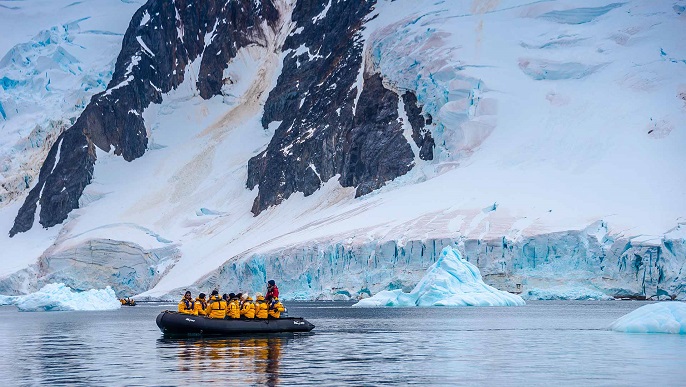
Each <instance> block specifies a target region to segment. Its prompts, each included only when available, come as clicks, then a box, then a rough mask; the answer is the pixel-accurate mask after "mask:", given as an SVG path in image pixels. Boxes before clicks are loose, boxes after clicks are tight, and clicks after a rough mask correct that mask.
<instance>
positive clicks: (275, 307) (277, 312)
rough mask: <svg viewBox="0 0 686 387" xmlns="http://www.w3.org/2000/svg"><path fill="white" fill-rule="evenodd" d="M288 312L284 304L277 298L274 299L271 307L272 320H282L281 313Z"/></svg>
mask: <svg viewBox="0 0 686 387" xmlns="http://www.w3.org/2000/svg"><path fill="white" fill-rule="evenodd" d="M284 310H286V308H284V307H283V304H282V303H281V301H279V299H278V298H277V297H274V298H273V299H272V303H271V305H269V317H271V318H281V312H283V311H284Z"/></svg>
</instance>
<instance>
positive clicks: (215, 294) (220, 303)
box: [205, 290, 226, 319]
mask: <svg viewBox="0 0 686 387" xmlns="http://www.w3.org/2000/svg"><path fill="white" fill-rule="evenodd" d="M205 315H206V316H207V317H209V318H218V319H223V318H225V317H226V301H224V300H223V299H222V298H221V297H220V296H219V291H218V290H213V291H212V295H211V296H210V299H209V301H207V309H205Z"/></svg>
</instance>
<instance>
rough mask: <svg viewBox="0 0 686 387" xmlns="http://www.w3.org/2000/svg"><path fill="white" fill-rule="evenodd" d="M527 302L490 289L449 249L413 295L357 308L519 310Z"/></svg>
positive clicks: (382, 295) (396, 293)
mask: <svg viewBox="0 0 686 387" xmlns="http://www.w3.org/2000/svg"><path fill="white" fill-rule="evenodd" d="M519 305H524V300H523V299H522V298H521V297H520V296H518V295H516V294H511V293H508V292H504V291H501V290H498V289H496V288H494V287H491V286H488V285H486V284H485V283H484V281H483V279H482V278H481V273H480V272H479V269H478V268H477V267H476V266H474V265H472V264H471V263H469V262H467V261H466V260H464V259H462V257H461V256H460V253H459V252H458V251H457V250H456V249H454V248H452V247H450V246H448V247H445V248H444V249H443V250H442V251H441V254H440V256H439V258H438V260H436V263H434V264H433V265H432V266H431V267H430V268H429V269H428V270H427V272H426V274H425V275H424V277H423V278H422V279H421V280H420V281H419V283H418V284H417V286H415V287H414V289H413V290H412V291H411V292H410V293H404V292H403V291H402V290H401V289H396V290H384V291H381V292H379V293H377V294H375V295H374V296H372V297H369V298H366V299H363V300H360V301H359V302H358V303H356V304H355V305H353V306H354V307H379V306H519Z"/></svg>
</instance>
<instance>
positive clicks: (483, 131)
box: [0, 1, 686, 299]
mask: <svg viewBox="0 0 686 387" xmlns="http://www.w3.org/2000/svg"><path fill="white" fill-rule="evenodd" d="M54 3H55V4H57V3H60V2H57V1H55V2H54ZM100 3H101V5H103V6H105V4H106V2H104V1H100ZM111 3H112V4H114V3H118V4H117V7H121V8H116V9H114V8H112V13H113V14H115V15H116V18H113V20H112V21H111V23H110V22H108V24H111V26H102V27H101V26H98V25H96V24H97V23H104V21H103V20H102V18H100V19H96V18H95V17H93V18H90V19H86V20H82V21H78V22H77V23H76V24H69V23H71V22H73V21H74V20H80V19H81V18H83V17H86V16H90V15H88V14H87V8H85V6H83V7H81V6H79V7H81V8H79V7H71V8H69V11H68V12H76V11H72V10H78V12H80V13H82V14H80V15H76V14H74V15H70V17H69V18H67V19H65V20H56V19H55V20H52V19H49V18H47V17H46V18H45V20H46V21H45V22H43V23H41V24H40V26H38V25H37V26H35V27H32V28H35V30H30V31H28V30H27V31H25V32H24V33H23V34H22V35H21V36H23V37H22V38H21V39H19V38H18V36H19V34H17V35H16V36H14V35H13V36H14V37H13V38H12V39H8V40H6V41H3V42H1V44H4V45H5V46H6V47H3V49H4V51H9V50H11V49H12V47H13V46H16V49H15V50H14V54H17V55H18V54H21V55H23V56H24V57H27V58H39V57H41V56H45V57H47V58H48V59H50V58H52V59H54V60H56V61H57V62H55V64H54V65H53V64H50V66H52V67H51V70H50V73H51V74H60V76H55V75H53V76H51V78H50V84H49V85H48V88H51V87H52V89H51V90H47V89H45V86H46V85H47V81H48V80H47V78H45V74H44V73H43V72H42V71H37V70H36V71H34V67H31V66H34V63H33V62H32V64H31V65H30V66H29V68H28V69H29V70H30V71H29V70H27V71H29V72H30V73H31V74H33V73H34V72H35V73H36V74H34V75H35V79H33V78H31V76H29V75H30V74H29V73H22V74H23V75H22V76H21V77H19V76H16V75H15V73H17V72H18V71H19V69H21V68H23V67H21V66H19V67H17V66H18V64H16V63H15V64H9V65H8V67H5V68H3V69H0V79H2V81H0V82H1V83H2V90H0V97H2V98H0V99H3V101H4V100H12V99H13V98H14V97H15V96H27V97H31V98H33V99H31V101H34V102H35V101H36V100H38V99H40V98H42V97H40V96H47V97H46V98H47V99H46V100H50V101H52V100H53V99H54V98H57V96H61V95H65V96H66V97H65V98H66V100H65V101H66V102H65V103H68V107H69V109H65V110H64V111H62V109H58V108H57V107H58V106H60V105H59V104H57V103H55V104H54V106H55V109H46V114H50V116H51V117H54V122H52V123H51V124H46V122H47V121H44V119H46V116H44V115H42V114H41V115H40V117H32V116H27V115H22V114H20V113H22V110H21V109H19V112H17V109H16V106H15V105H12V103H5V102H3V103H2V107H1V108H0V109H3V111H4V112H5V115H6V121H2V124H3V125H7V126H5V128H6V129H7V128H9V126H12V127H13V128H14V127H16V128H19V127H21V128H24V129H23V130H24V131H25V132H21V131H15V132H14V133H15V134H16V136H14V137H13V138H11V139H9V138H3V141H4V142H3V143H2V144H0V148H2V149H0V159H3V160H7V163H4V164H3V167H1V168H3V169H2V171H1V173H2V174H3V176H4V177H5V178H8V179H9V178H10V177H11V181H10V180H6V182H7V184H4V183H3V187H2V188H0V196H1V197H2V198H1V199H0V202H1V203H0V227H2V229H3V230H9V229H10V227H11V218H12V217H13V216H14V215H16V213H17V209H18V200H19V199H21V196H22V195H25V193H26V191H27V190H28V189H29V188H30V187H31V186H32V185H33V184H35V182H34V178H35V177H36V174H37V171H38V167H37V166H36V162H37V159H38V158H39V156H36V155H35V154H32V155H30V156H26V157H25V155H24V153H22V152H23V150H24V149H26V148H27V146H28V147H29V148H30V149H42V151H40V152H43V151H45V152H47V148H46V147H47V146H48V145H49V144H50V143H51V142H54V140H55V139H56V136H55V135H54V134H52V133H57V132H59V131H60V130H62V129H64V127H65V126H68V125H69V124H70V122H71V121H72V120H73V119H74V118H75V117H76V114H77V113H78V111H80V109H82V107H83V104H84V103H85V102H84V101H86V100H87V99H88V98H90V96H91V95H92V94H93V93H97V92H98V91H102V90H103V88H104V84H103V83H106V81H107V80H108V79H109V77H111V74H110V72H111V67H112V60H113V59H114V58H116V56H117V52H116V51H112V50H113V49H112V47H113V46H118V45H119V44H120V43H121V38H122V36H121V33H123V28H124V27H125V24H126V23H128V20H126V18H128V19H130V14H133V12H134V11H135V9H134V6H131V5H122V4H119V2H111ZM140 3H141V2H138V5H140ZM476 3H479V4H477V5H479V6H478V7H477V6H474V7H470V5H469V4H467V3H465V4H462V3H460V4H454V5H453V4H451V7H446V6H445V3H440V2H432V1H414V2H404V3H402V4H403V5H402V6H398V5H399V4H401V2H397V1H396V2H379V3H378V4H377V6H376V9H375V13H374V14H372V15H370V17H369V18H368V20H366V21H365V28H366V29H365V31H364V37H365V42H364V45H365V47H364V53H365V66H366V67H368V68H369V69H370V70H371V71H376V72H378V73H380V74H381V75H382V76H383V82H384V84H385V85H386V86H388V87H390V88H392V89H394V90H397V92H398V93H399V94H401V93H403V92H404V91H406V90H410V91H413V92H415V93H416V95H417V99H418V101H419V103H421V105H422V106H423V107H422V109H423V111H422V112H423V113H425V114H428V115H430V116H431V117H432V119H433V122H432V123H431V124H427V129H428V130H430V131H431V132H432V134H433V136H434V138H435V139H436V148H435V149H434V153H435V154H434V156H435V157H434V160H431V161H427V160H423V159H419V158H415V163H416V166H415V167H414V168H413V169H412V170H411V171H410V172H409V173H408V174H407V175H405V176H402V177H399V178H397V179H396V180H394V181H391V182H390V183H389V184H388V185H387V186H385V187H383V188H381V189H379V190H378V191H375V192H372V193H370V194H369V195H366V196H362V197H359V198H356V197H355V193H354V191H351V190H350V189H349V188H345V187H341V186H340V184H339V183H338V182H337V181H336V178H332V179H331V180H330V181H329V182H328V183H327V184H325V185H324V186H323V187H322V188H320V189H319V191H317V192H315V193H314V194H312V195H308V196H304V195H303V194H294V195H292V196H291V197H290V198H288V199H287V200H286V201H284V202H283V203H282V204H280V205H279V206H275V207H272V208H269V209H267V210H266V211H265V212H264V213H262V214H260V215H259V216H257V217H253V216H252V214H251V213H250V211H249V210H250V206H251V204H252V201H253V200H254V199H255V195H256V192H255V191H251V190H248V189H246V188H245V181H246V174H247V172H246V166H245V164H246V162H247V160H249V159H250V158H251V157H253V156H255V155H256V154H258V153H259V152H261V151H262V150H264V149H265V147H266V144H267V143H268V142H269V140H270V138H271V136H272V135H273V133H274V128H273V127H272V126H271V125H270V127H269V128H267V129H263V128H262V127H261V125H260V118H261V117H260V116H261V114H262V109H263V106H264V100H265V98H266V96H267V95H268V94H269V91H270V89H271V88H272V87H273V86H274V84H275V83H276V79H277V78H278V76H279V73H280V72H281V71H282V69H281V68H280V67H279V66H283V64H282V63H281V61H282V60H283V59H284V56H285V55H286V53H279V52H278V42H277V43H274V44H275V45H276V47H272V49H271V50H266V49H263V48H262V47H251V48H250V50H248V51H246V52H243V53H242V54H241V55H239V56H237V59H236V60H235V61H234V62H232V63H231V64H230V66H229V70H230V71H228V72H227V74H225V76H227V77H229V78H231V80H233V81H236V82H237V83H235V84H231V83H230V82H226V83H224V84H223V86H222V90H223V91H224V94H225V95H223V96H217V97H215V98H211V99H209V100H202V99H201V98H198V97H197V94H198V90H197V88H196V87H195V86H194V83H193V82H192V81H189V82H185V83H184V84H183V85H182V86H181V87H179V89H178V90H174V91H172V92H170V93H168V94H165V95H164V96H163V99H164V100H163V102H162V103H161V104H154V105H151V106H150V107H149V108H148V109H146V110H145V112H144V113H143V116H144V117H145V129H146V130H147V131H148V133H149V138H150V145H149V149H148V150H147V152H146V154H145V155H144V156H143V157H141V158H140V159H138V160H135V161H133V162H131V163H129V162H126V161H124V160H121V159H118V158H117V157H115V156H114V155H113V154H111V153H105V152H101V151H100V150H98V151H97V152H98V157H97V158H98V160H97V168H96V170H95V172H94V175H93V182H92V184H90V185H89V186H88V187H86V189H85V191H84V195H83V196H82V197H81V199H80V201H79V208H78V209H76V210H74V211H73V212H72V213H71V214H70V215H69V217H68V219H66V220H65V221H64V222H63V223H62V224H59V225H57V226H55V227H53V228H51V229H48V230H45V229H41V228H40V227H35V228H34V229H32V230H30V231H29V232H27V233H26V234H21V235H17V236H15V237H14V238H11V239H10V238H8V237H7V236H6V235H4V234H6V233H3V235H0V246H2V248H3V251H4V253H5V255H6V256H7V257H8V258H7V259H4V260H3V263H2V265H0V293H5V294H10V295H13V296H16V295H21V294H27V293H32V292H35V291H36V290H38V289H39V288H40V287H42V286H44V285H46V284H49V283H53V282H63V283H65V284H66V285H67V286H69V287H71V288H73V289H76V290H88V289H91V288H104V287H105V286H108V285H110V286H112V288H113V289H114V290H115V292H116V293H117V294H126V295H136V294H143V295H144V296H145V297H149V298H151V299H159V298H163V299H172V298H176V296H177V293H176V292H177V291H178V289H182V288H185V287H190V288H197V289H202V290H206V289H207V288H209V287H213V286H219V287H221V288H235V289H245V290H246V291H249V290H250V291H258V290H263V287H264V282H265V281H266V280H267V279H269V278H275V279H276V280H277V281H278V282H279V286H280V288H281V290H282V292H283V295H284V297H287V298H290V299H358V298H363V297H367V296H370V295H371V294H376V293H379V292H381V291H384V290H389V291H393V290H396V289H402V290H403V291H404V292H410V291H411V290H412V289H413V288H414V287H415V286H416V285H417V284H418V283H419V281H420V280H421V278H422V276H423V275H424V273H425V272H426V270H427V269H428V268H429V267H430V266H431V265H433V264H434V263H435V262H436V261H437V260H438V259H440V253H441V251H442V249H443V248H444V247H446V246H451V247H454V248H456V249H458V251H459V252H460V254H461V256H462V257H464V259H465V260H466V261H468V262H470V263H471V264H473V265H474V266H476V267H477V268H478V269H479V270H480V272H481V274H482V276H483V281H484V283H486V284H488V285H491V286H494V287H496V288H498V289H503V290H507V291H511V292H521V294H522V296H523V297H524V298H529V299H541V298H548V299H550V298H574V299H579V298H581V299H584V298H594V299H602V298H612V297H646V298H647V297H651V296H653V295H660V294H665V293H666V294H668V295H670V296H675V297H676V298H678V299H686V283H685V281H684V278H683V275H682V273H684V272H685V270H686V268H685V265H686V231H685V230H686V207H685V205H686V202H684V201H683V200H681V198H682V197H683V194H684V185H683V181H685V180H686V176H685V175H684V169H683V168H680V165H683V164H684V162H685V161H684V153H683V149H682V146H680V144H683V143H684V139H685V137H684V133H685V132H684V131H682V130H678V129H679V128H680V126H679V125H680V124H679V123H680V122H686V119H685V117H686V110H685V109H684V107H685V106H686V105H684V100H685V98H684V97H683V96H684V95H686V92H685V91H684V90H686V85H685V84H684V82H683V79H686V67H685V66H683V64H682V63H681V62H678V63H675V62H673V61H672V60H671V58H677V59H682V58H684V57H686V56H685V55H684V52H683V46H682V45H681V44H680V41H679V40H678V37H679V36H680V35H679V34H678V33H676V32H678V31H680V28H681V27H682V24H683V15H682V14H680V13H679V12H681V11H679V12H677V8H674V9H672V8H673V7H676V6H674V5H673V4H672V3H667V2H660V1H658V2H654V3H651V4H647V3H643V2H640V1H627V2H624V3H622V4H616V3H610V2H605V3H602V4H600V3H598V4H596V2H590V1H582V2H579V3H575V2H570V1H551V2H537V3H533V4H531V3H527V2H523V1H505V2H501V3H498V2H488V1H483V2H475V4H476ZM61 4H62V5H64V4H66V3H65V2H61ZM280 4H281V3H280ZM283 4H285V3H283ZM289 4H291V3H289ZM21 5H22V6H24V4H21ZM134 5H135V7H137V6H138V5H136V4H134ZM291 5H292V4H291ZM26 6H27V7H28V6H29V5H26ZM111 7H115V6H114V5H111ZM575 7H577V8H575ZM578 7H580V8H578ZM593 7H597V8H593ZM108 9H110V8H108ZM65 12H67V11H65ZM84 12H85V13H84ZM127 12H128V13H129V14H128V16H127V15H126V13H127ZM72 16H73V17H72ZM124 16H126V18H125V17H124ZM322 17H326V15H324V16H322ZM115 19H116V20H115ZM124 21H125V22H126V23H125V22H124ZM96 22H97V23H96ZM10 25H11V23H8V24H7V25H6V26H0V29H2V28H9V26H10ZM65 26H67V27H65ZM15 27H16V28H19V26H17V25H16V23H15ZM96 27H97V28H96ZM22 28H24V27H22ZM26 28H28V27H26ZM302 28H303V26H300V25H298V24H297V23H296V22H295V21H293V20H287V22H285V23H284V24H283V26H281V30H280V32H279V36H280V39H281V38H283V35H288V34H289V33H293V34H295V33H297V31H299V30H300V31H302ZM96 30H111V31H113V32H114V33H116V34H114V35H102V34H94V33H93V31H96ZM41 31H48V32H47V33H45V32H41ZM504 31H506V32H507V33H504ZM510 32H511V33H510ZM50 34H53V35H55V38H54V39H53V38H52V37H51V38H50V42H51V43H50V44H49V45H48V46H46V47H36V44H35V42H38V41H41V39H40V37H41V36H44V35H45V36H49V35H50ZM117 34H119V35H117ZM50 36H52V35H50ZM31 37H36V38H35V39H32V38H31ZM102 39H107V41H106V44H98V43H102V42H103V40H102ZM25 43H28V44H25ZM77 44H79V45H82V46H83V47H85V48H84V49H81V48H80V47H77V46H76V45H77ZM96 46H102V47H99V48H98V50H100V51H98V52H97V54H96V53H95V51H92V50H93V49H94V47H96ZM117 48H118V47H117ZM151 48H152V47H151ZM108 50H109V51H108ZM661 50H662V51H661ZM62 51H64V52H66V53H68V54H69V55H71V56H72V57H74V58H76V59H77V60H78V62H74V61H73V60H70V61H67V59H69V57H68V56H66V55H60V54H59V53H61V52H62ZM661 52H666V53H669V56H665V55H661V54H660V53H661ZM91 53H92V55H91ZM14 54H13V55H14ZM96 57H97V58H96ZM302 58H303V60H306V58H307V55H303V57H302ZM579 58H583V60H581V59H579ZM635 58H646V59H645V61H639V62H636V61H635ZM65 61H66V62H65ZM17 63H19V62H17ZM65 65H66V67H65ZM79 65H81V66H82V70H83V71H81V72H80V71H77V70H78V69H76V70H74V66H79ZM193 66H195V68H196V69H195V70H194V67H193ZM197 67H198V63H190V64H189V65H188V70H189V71H188V72H189V73H193V74H196V75H197ZM65 69H66V70H65ZM69 69H72V70H74V72H75V73H76V74H71V73H70V72H69V71H68V70H69ZM229 73H230V74H229ZM89 74H90V75H89ZM255 74H261V75H260V76H256V75H255ZM20 75H21V74H20ZM86 75H89V76H88V77H86ZM255 78H259V79H255ZM32 79H33V80H32ZM60 80H63V81H60ZM15 81H16V82H15ZM360 82H363V80H362V77H360ZM36 85H38V86H40V87H38V86H36ZM34 86H36V87H38V88H39V89H41V93H43V94H40V95H39V96H33V95H31V93H32V92H35V91H36V90H37V89H32V88H30V87H34ZM357 86H358V89H359V86H361V85H357ZM5 88H7V90H5ZM86 88H88V90H85V89H86ZM62 89H63V90H67V91H65V92H64V94H62V91H63V90H62ZM43 90H45V91H43ZM182 92H186V93H185V94H184V93H182ZM589 95H597V96H599V97H598V98H599V99H602V103H599V102H598V100H592V99H589V97H588V96H589ZM234 96H236V97H235V98H234ZM51 98H52V99H51ZM658 101H659V103H658ZM34 102H32V103H31V104H27V105H26V106H31V107H33V106H34V105H35V106H39V104H38V103H34ZM11 109H12V110H11ZM57 110H59V113H60V114H59V115H55V116H53V115H52V113H57ZM401 110H402V109H401ZM22 117H24V118H25V120H24V119H22ZM401 119H403V117H401ZM0 121H1V120H0ZM29 124H30V125H29ZM34 129H35V130H34ZM32 130H33V131H32ZM27 131H32V133H30V134H29V133H28V132H27ZM20 132H21V133H20ZM16 137H21V138H19V139H17V138H16ZM10 140H11V141H10ZM15 140H16V141H15ZM19 140H22V141H23V142H22V141H19ZM27 144H29V145H27ZM413 151H414V152H415V153H416V149H413ZM37 152H38V151H37ZM40 152H38V153H40ZM45 152H43V153H45ZM20 164H21V165H20ZM618 165H622V166H623V168H617V166H618ZM27 171H28V172H27ZM8 187H9V188H8ZM2 189H7V190H8V191H7V192H5V191H2ZM3 195H4V196H3ZM494 203H497V205H494ZM172 295H173V296H172Z"/></svg>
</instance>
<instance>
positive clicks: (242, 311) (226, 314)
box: [178, 280, 286, 319]
mask: <svg viewBox="0 0 686 387" xmlns="http://www.w3.org/2000/svg"><path fill="white" fill-rule="evenodd" d="M255 298H256V300H255V302H253V299H252V297H250V295H248V294H245V295H244V294H243V293H238V294H234V293H230V294H224V295H223V296H221V297H220V296H219V291H218V290H216V289H215V290H213V291H212V294H211V295H210V298H209V299H205V293H200V294H199V295H198V298H196V299H195V300H194V299H193V297H192V296H191V292H190V291H187V292H186V294H184V296H183V298H182V299H181V301H179V309H178V310H179V312H180V313H185V314H192V315H194V316H207V317H209V318H218V319H224V318H229V319H238V318H258V319H267V318H280V317H281V313H282V312H283V311H285V310H286V309H285V308H284V306H283V304H282V303H281V301H279V288H278V287H277V286H276V283H275V282H274V280H269V282H268V283H267V295H266V296H263V295H262V294H261V293H257V294H256V297H255Z"/></svg>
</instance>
